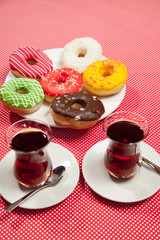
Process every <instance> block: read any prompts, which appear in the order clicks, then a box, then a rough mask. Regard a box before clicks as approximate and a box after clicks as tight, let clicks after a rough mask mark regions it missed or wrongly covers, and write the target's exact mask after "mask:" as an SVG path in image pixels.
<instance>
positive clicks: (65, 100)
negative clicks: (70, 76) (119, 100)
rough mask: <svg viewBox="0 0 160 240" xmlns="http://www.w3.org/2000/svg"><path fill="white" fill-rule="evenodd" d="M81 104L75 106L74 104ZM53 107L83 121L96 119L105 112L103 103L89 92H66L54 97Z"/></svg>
mask: <svg viewBox="0 0 160 240" xmlns="http://www.w3.org/2000/svg"><path fill="white" fill-rule="evenodd" d="M75 103H76V104H80V105H81V107H80V108H75V107H74V104H75ZM51 108H52V109H53V111H54V112H55V113H58V114H61V115H64V116H67V117H71V118H74V119H75V120H81V121H94V120H97V119H99V118H100V117H101V116H102V114H103V113H104V111H105V110H104V106H103V103H102V102H101V101H100V100H99V99H98V98H97V97H96V96H93V95H91V94H90V93H88V92H85V91H83V92H75V93H69V94H64V95H61V96H58V97H56V98H54V99H53V101H52V103H51Z"/></svg>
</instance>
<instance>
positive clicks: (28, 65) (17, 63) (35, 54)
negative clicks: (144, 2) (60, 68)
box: [9, 47, 53, 80]
mask: <svg viewBox="0 0 160 240" xmlns="http://www.w3.org/2000/svg"><path fill="white" fill-rule="evenodd" d="M9 65H10V69H11V72H12V73H13V75H14V76H15V77H18V78H20V77H26V78H33V79H37V80H40V79H41V78H42V77H43V76H44V75H46V74H47V73H48V72H50V71H52V70H53V66H52V61H51V60H50V59H49V58H48V56H47V55H46V54H45V53H43V52H42V51H40V50H39V49H37V48H34V47H21V48H18V49H17V50H15V51H13V53H12V54H11V55H10V57H9Z"/></svg>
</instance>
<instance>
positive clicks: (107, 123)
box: [103, 111, 149, 179]
mask: <svg viewBox="0 0 160 240" xmlns="http://www.w3.org/2000/svg"><path fill="white" fill-rule="evenodd" d="M103 130H104V133H105V134H106V136H107V137H108V140H109V142H108V146H107V150H106V153H105V158H104V164H105V167H106V169H107V170H108V172H109V173H110V175H111V176H113V177H116V178H120V179H128V178H131V177H133V176H134V175H135V174H136V173H137V172H138V170H139V169H140V166H141V162H142V158H141V157H142V156H141V149H140V143H141V142H142V141H143V140H144V139H145V138H146V137H147V135H148V133H149V125H148V122H147V121H146V119H145V118H144V117H143V116H141V115H140V114H137V113H134V112H129V111H119V112H115V113H112V114H110V115H109V116H108V117H106V118H105V120H104V124H103Z"/></svg>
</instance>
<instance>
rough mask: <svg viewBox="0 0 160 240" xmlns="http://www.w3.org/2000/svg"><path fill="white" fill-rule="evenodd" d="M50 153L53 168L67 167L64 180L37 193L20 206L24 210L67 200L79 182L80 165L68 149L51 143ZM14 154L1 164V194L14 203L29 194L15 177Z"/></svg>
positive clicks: (11, 153) (9, 155)
mask: <svg viewBox="0 0 160 240" xmlns="http://www.w3.org/2000/svg"><path fill="white" fill-rule="evenodd" d="M48 153H49V155H50V157H51V159H52V163H53V168H55V167H56V166H59V165H64V166H65V167H66V172H65V174H64V176H63V178H62V179H61V180H60V182H59V183H58V184H57V185H56V186H55V187H50V188H46V189H43V190H41V191H40V192H38V193H36V194H35V195H34V196H32V197H31V198H30V199H28V200H27V201H26V202H24V203H23V204H21V205H20V207H22V208H28V209H41V208H46V207H50V206H53V205H55V204H57V203H60V202H61V201H63V200H64V199H65V198H67V197H68V196H69V195H70V194H71V193H72V191H73V190H74V188H75V187H76V185H77V182H78V180H79V165H78V163H77V160H76V159H75V157H74V156H73V155H72V153H71V152H70V151H68V150H67V149H66V148H64V147H62V146H60V145H58V144H55V143H50V144H49V146H48ZM13 164H14V152H13V150H12V151H10V152H9V153H8V154H7V155H6V156H5V157H4V158H3V159H2V161H1V162H0V193H1V195H2V196H3V198H4V199H6V200H7V201H8V202H10V203H12V202H14V201H16V200H17V199H19V198H21V197H22V196H24V195H25V194H26V193H27V192H28V190H27V191H25V190H22V189H21V188H20V187H19V185H18V183H17V180H16V179H15V177H14V175H13Z"/></svg>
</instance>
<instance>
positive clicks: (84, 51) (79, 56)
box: [77, 48, 87, 58]
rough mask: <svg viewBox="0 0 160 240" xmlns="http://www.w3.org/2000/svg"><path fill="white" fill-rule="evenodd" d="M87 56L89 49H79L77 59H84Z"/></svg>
mask: <svg viewBox="0 0 160 240" xmlns="http://www.w3.org/2000/svg"><path fill="white" fill-rule="evenodd" d="M86 54H87V49H86V48H82V49H79V50H78V52H77V57H78V58H83V57H85V56H86Z"/></svg>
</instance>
